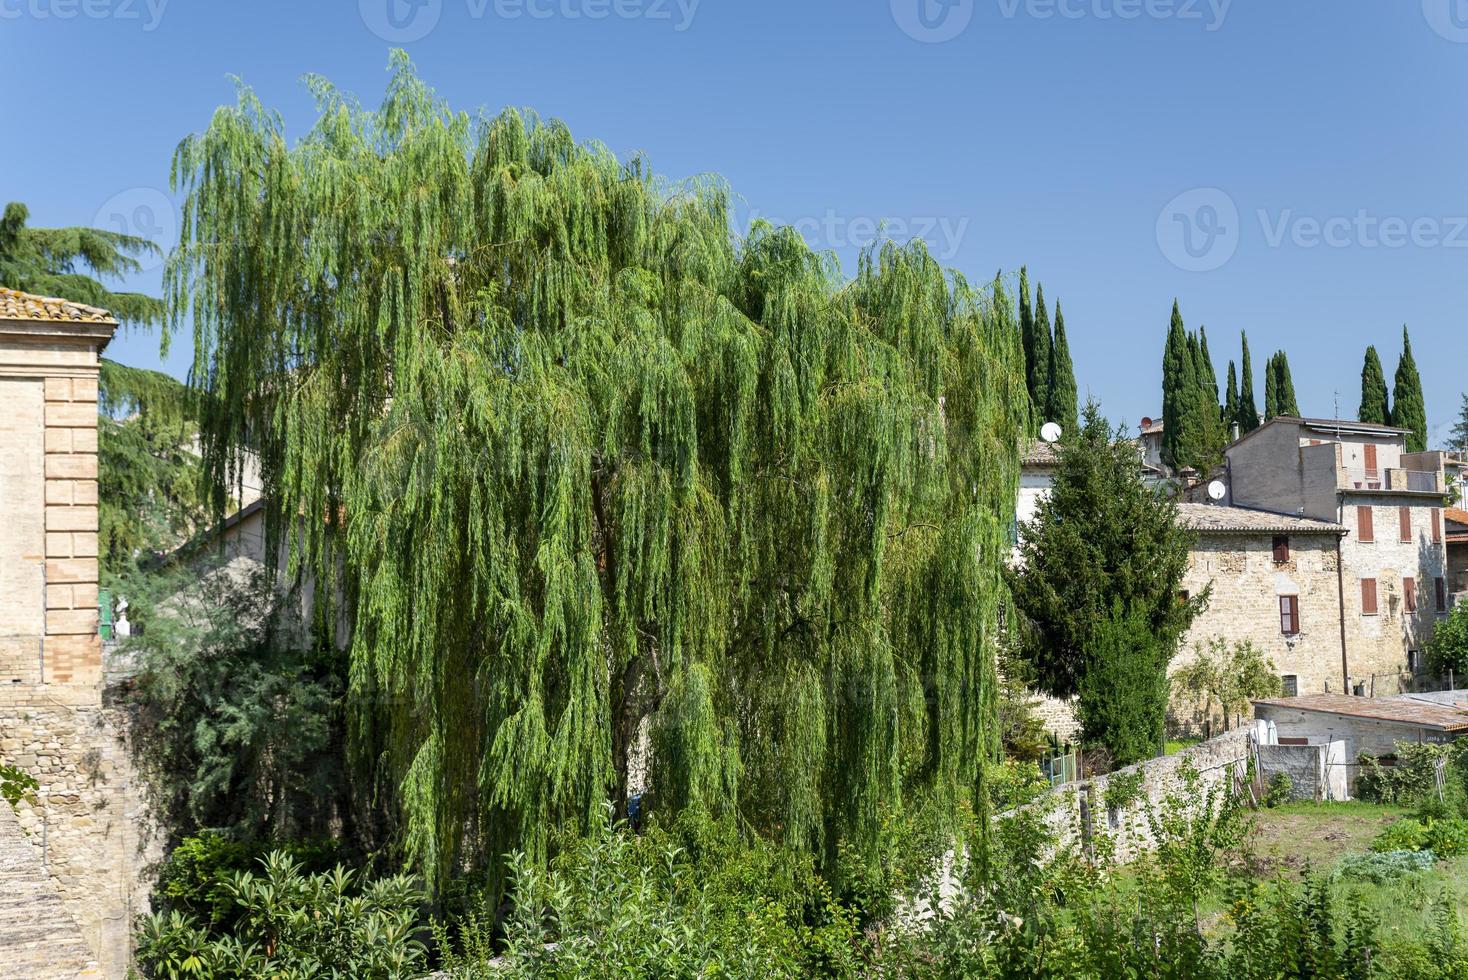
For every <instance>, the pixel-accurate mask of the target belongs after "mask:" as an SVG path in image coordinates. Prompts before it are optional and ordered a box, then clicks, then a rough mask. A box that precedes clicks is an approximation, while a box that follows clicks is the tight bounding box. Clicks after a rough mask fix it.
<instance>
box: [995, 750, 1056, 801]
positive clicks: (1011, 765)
mask: <svg viewBox="0 0 1468 980" xmlns="http://www.w3.org/2000/svg"><path fill="white" fill-rule="evenodd" d="M1049 789H1050V780H1048V779H1046V778H1045V774H1044V773H1043V772H1041V771H1040V767H1039V766H1037V765H1035V763H1033V762H1025V761H1021V760H1018V759H1005V760H1004V761H1003V762H1002V763H1000V764H999V765H997V766H995V767H994V768H993V769H992V770H990V772H989V802H990V804H991V806H992V807H993V810H994V812H995V813H1003V812H1004V811H1006V810H1012V809H1014V808H1015V807H1017V806H1024V805H1025V804H1026V803H1029V802H1031V801H1032V800H1034V799H1035V798H1037V797H1039V796H1041V795H1042V794H1044V793H1045V792H1046V791H1047V790H1049Z"/></svg>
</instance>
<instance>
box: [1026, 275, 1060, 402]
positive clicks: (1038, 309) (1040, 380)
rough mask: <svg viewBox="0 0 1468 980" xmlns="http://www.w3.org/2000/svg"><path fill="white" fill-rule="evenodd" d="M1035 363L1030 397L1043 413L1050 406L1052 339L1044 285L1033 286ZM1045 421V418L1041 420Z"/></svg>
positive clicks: (1032, 369)
mask: <svg viewBox="0 0 1468 980" xmlns="http://www.w3.org/2000/svg"><path fill="white" fill-rule="evenodd" d="M1034 331H1035V363H1034V365H1033V366H1032V368H1031V374H1032V375H1033V381H1032V383H1031V386H1030V387H1031V391H1032V392H1033V394H1032V396H1031V397H1032V398H1033V399H1034V404H1035V412H1036V413H1037V414H1040V413H1044V412H1046V411H1048V410H1049V408H1050V351H1051V350H1052V348H1053V347H1054V339H1053V338H1052V337H1051V334H1050V311H1049V310H1047V309H1046V308H1045V287H1044V286H1043V285H1036V286H1035V327H1034ZM1042 421H1047V420H1042Z"/></svg>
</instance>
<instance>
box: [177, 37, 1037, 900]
mask: <svg viewBox="0 0 1468 980" xmlns="http://www.w3.org/2000/svg"><path fill="white" fill-rule="evenodd" d="M310 85H311V88H312V90H313V92H314V93H315V95H316V98H317V102H318V113H319V114H318V118H317V121H316V124H315V126H314V128H313V129H312V130H311V131H310V133H309V134H308V135H306V136H305V137H304V138H303V139H301V140H299V141H298V142H296V143H294V144H290V143H288V142H287V139H286V135H285V133H284V130H283V126H282V123H281V120H280V119H279V117H278V116H277V115H275V114H273V113H271V112H269V111H267V110H266V109H265V108H264V107H263V106H262V105H261V104H260V103H259V102H258V101H257V100H256V98H255V96H254V95H253V94H252V93H251V92H250V91H248V90H241V92H240V94H239V99H238V103H237V104H236V105H233V106H228V107H224V108H221V109H219V110H218V111H217V112H216V114H215V116H214V118H213V120H212V122H211V123H210V125H209V127H208V129H207V130H206V131H205V132H204V133H202V134H200V135H196V136H193V137H190V138H188V139H186V140H185V141H184V142H183V143H182V144H181V145H180V147H179V149H178V151H177V155H176V159H175V164H174V179H175V183H176V185H177V186H178V187H179V188H180V189H182V190H183V191H185V192H186V202H185V205H184V222H183V224H184V231H183V239H182V242H181V243H180V246H179V248H178V249H177V250H176V252H175V253H174V255H173V256H172V257H171V258H170V262H169V267H168V274H167V282H166V288H167V292H168V300H169V302H170V308H171V322H172V326H173V329H178V327H179V325H180V324H181V323H183V322H184V321H185V320H186V319H188V318H190V317H191V318H192V321H193V327H194V334H195V345H196V362H195V365H194V370H193V378H194V381H195V384H196V385H197V386H199V387H200V389H201V390H202V392H203V393H205V394H207V396H208V397H207V398H205V399H202V404H204V405H205V409H204V419H203V423H202V442H203V446H204V454H205V466H206V468H207V470H208V471H209V474H210V476H211V477H212V478H213V480H214V481H215V482H216V483H217V484H218V485H219V486H220V487H221V490H220V499H219V500H218V501H217V502H216V505H217V506H222V500H223V494H224V493H225V492H227V491H226V489H224V488H227V487H228V485H229V483H230V481H231V480H232V479H235V478H236V477H237V474H238V472H239V467H240V465H241V463H242V460H243V459H244V454H245V453H246V452H247V451H249V452H254V453H258V455H259V459H260V461H261V464H262V469H263V478H264V481H265V484H266V487H267V495H268V498H267V499H268V500H269V501H270V502H271V506H270V519H269V527H270V529H271V530H270V535H271V539H272V541H274V542H279V543H280V544H281V545H283V546H286V547H288V548H289V550H290V555H291V557H292V565H291V567H292V569H293V570H294V571H295V573H297V574H311V575H313V576H314V577H315V578H316V580H317V581H321V582H335V583H337V584H336V587H335V588H333V589H321V590H318V592H319V597H320V599H321V600H322V601H321V602H318V604H317V609H318V616H317V620H318V627H319V628H321V629H330V628H338V629H341V630H345V631H346V634H347V635H346V636H345V637H341V638H340V639H341V640H342V641H343V642H349V643H350V656H351V690H350V695H349V699H350V706H351V711H352V714H353V718H354V726H353V732H354V741H355V745H356V748H357V750H358V752H359V754H360V756H361V757H362V758H363V759H365V760H368V761H369V762H370V763H371V764H372V765H373V766H374V767H376V769H377V771H378V772H379V774H380V775H381V776H382V777H383V779H384V785H386V786H388V787H390V791H391V794H392V797H393V801H394V803H395V805H396V806H397V808H398V810H399V813H400V816H401V819H402V821H403V827H404V831H405V843H406V845H407V848H408V851H409V853H410V855H411V857H412V858H413V859H414V860H415V861H417V862H419V863H421V865H422V866H423V867H424V868H425V869H426V870H427V871H429V872H430V873H439V874H442V873H447V872H451V871H453V870H455V869H457V868H459V867H463V866H465V865H466V864H476V863H478V864H485V863H488V864H496V863H497V862H498V860H499V856H500V855H503V854H505V853H507V852H509V851H511V850H515V849H523V850H525V851H527V852H528V853H529V854H530V855H531V857H532V859H538V858H542V857H544V856H545V855H546V853H547V850H548V848H549V847H550V840H551V832H552V830H553V829H554V828H557V827H567V826H569V827H570V828H572V829H573V830H575V829H577V828H583V829H584V828H588V827H590V826H591V825H592V824H593V822H594V821H597V820H600V819H602V816H601V810H602V808H603V806H604V805H605V803H606V802H607V801H608V800H611V801H613V802H615V803H617V804H619V805H623V806H625V804H626V798H627V795H628V793H629V786H632V785H635V782H634V781H635V778H636V777H635V773H636V771H637V769H638V762H637V760H638V758H639V755H640V750H639V748H638V746H639V745H640V744H644V743H645V744H650V745H651V756H652V757H651V759H650V761H649V764H648V765H649V769H650V771H651V782H652V794H651V796H650V797H649V798H648V801H647V805H648V806H649V807H650V808H651V809H652V810H653V811H654V812H656V811H659V810H662V811H664V812H667V811H672V810H676V809H678V808H682V807H701V808H704V809H707V810H709V811H711V812H713V813H715V814H718V813H720V812H729V811H732V812H734V813H735V814H737V815H738V816H739V817H741V818H742V819H743V820H745V821H746V822H747V823H748V825H750V826H752V827H754V828H755V829H757V830H759V831H761V832H764V833H767V834H769V835H772V836H776V837H779V838H783V839H784V840H786V841H787V842H789V843H792V844H794V845H796V846H798V847H801V848H803V849H809V850H810V851H812V852H814V853H816V854H818V855H824V856H825V857H826V858H829V857H830V856H831V855H833V854H834V853H835V848H836V845H837V843H838V842H840V841H845V842H848V843H850V844H852V845H853V846H855V847H857V848H858V849H863V848H865V849H870V848H873V847H875V842H876V840H877V836H878V830H879V826H880V823H881V821H882V820H883V819H884V817H885V816H887V815H890V814H892V813H895V812H900V811H901V810H902V808H903V807H904V806H905V805H908V804H909V803H910V801H912V800H914V799H917V798H919V797H921V798H923V799H926V800H937V801H940V802H941V803H944V804H946V805H950V806H952V805H957V804H958V803H959V802H960V801H963V800H972V801H974V803H975V804H976V805H978V806H980V807H982V801H983V798H984V794H983V789H982V780H983V775H982V773H983V760H985V759H986V758H989V757H991V756H992V755H993V753H994V752H995V747H996V744H997V730H996V727H995V725H994V723H993V718H992V716H993V710H994V691H995V679H994V666H993V664H994V657H993V647H994V640H995V632H996V629H997V622H998V617H999V615H1000V608H1001V602H1002V597H1003V595H1004V586H1003V581H1002V577H1001V568H1002V564H1003V562H1004V560H1005V557H1006V555H1007V554H1008V551H1009V542H1008V528H1009V525H1010V521H1011V518H1012V514H1013V508H1014V500H1015V493H1016V486H1017V480H1018V450H1017V447H1018V444H1019V441H1020V436H1021V434H1022V433H1023V431H1024V430H1025V428H1026V426H1027V424H1028V418H1027V413H1028V408H1027V398H1026V389H1025V379H1024V375H1023V367H1024V364H1023V356H1022V351H1021V348H1020V344H1019V337H1018V331H1017V328H1016V324H1015V321H1014V314H1013V312H1012V310H1011V308H1010V305H1009V299H1008V297H1007V294H1006V293H1005V292H1004V290H1003V289H1002V288H999V284H998V283H997V282H996V284H995V287H996V288H995V289H993V290H992V291H978V290H974V289H972V288H970V287H969V286H968V285H967V284H966V283H965V282H964V281H963V280H962V279H961V278H959V277H957V276H956V275H949V274H945V273H944V271H943V270H942V269H940V268H939V266H938V265H937V263H935V262H934V260H933V259H932V258H931V257H930V256H929V255H928V254H927V252H926V251H925V250H924V249H923V248H922V247H921V245H910V246H898V245H894V244H890V243H888V244H884V245H882V246H880V247H879V248H875V249H873V250H869V251H868V252H867V253H866V254H865V255H864V256H863V257H862V259H861V262H860V266H859V269H858V270H857V274H856V276H855V278H854V279H853V280H851V281H842V279H841V278H840V274H839V270H838V268H837V267H836V263H835V260H834V258H832V257H831V256H829V255H824V254H818V253H815V252H812V251H811V250H810V249H809V248H808V247H807V245H806V244H805V243H804V241H802V239H801V238H800V237H799V235H798V234H796V233H795V232H794V231H792V230H790V229H787V228H775V227H772V226H770V225H768V224H763V223H761V224H759V225H758V226H756V227H755V228H754V229H753V230H752V231H751V233H750V235H749V237H748V238H747V239H745V240H737V239H736V238H735V237H734V236H733V235H732V234H731V231H730V219H729V195H728V192H727V190H726V189H725V187H724V186H723V185H722V184H721V183H719V182H717V181H714V180H710V179H697V180H693V181H690V182H687V183H683V184H668V183H665V182H663V181H660V180H658V179H656V178H655V177H654V176H653V174H652V172H651V170H650V169H649V167H648V166H647V163H646V162H645V161H644V160H643V159H642V158H640V157H634V158H632V159H629V160H626V161H621V160H618V159H617V158H616V157H615V156H613V154H612V153H610V152H609V151H608V150H607V149H606V148H605V147H604V146H602V145H600V144H597V143H589V144H587V143H577V142H575V141H573V139H572V137H571V134H570V133H569V132H568V131H567V129H566V127H565V126H564V125H563V124H561V123H559V122H553V121H543V120H541V119H539V118H537V117H535V116H534V115H531V114H528V113H525V114H522V113H517V112H513V111H506V112H504V113H502V114H500V115H497V116H494V117H482V118H481V117H471V116H469V115H466V114H462V113H456V112H452V111H450V110H449V109H448V108H447V107H446V106H445V105H444V104H443V103H441V102H440V101H439V100H438V99H437V98H436V97H435V96H434V95H433V93H432V92H431V90H429V89H428V88H427V87H426V86H425V85H424V84H423V83H422V82H421V81H419V79H418V78H417V77H416V76H415V75H414V73H413V71H412V69H411V68H410V67H409V65H408V64H407V61H406V58H405V57H404V56H402V55H401V54H399V55H396V56H395V58H394V63H393V70H392V75H391V82H390V85H389V88H388V92H387V95H386V98H385V100H384V102H383V103H382V105H381V107H380V108H379V109H377V110H376V111H370V110H366V109H364V108H362V107H361V106H359V105H358V104H357V103H355V102H354V101H353V100H352V99H350V98H349V97H347V96H346V95H344V94H342V93H340V92H339V91H337V90H336V89H334V88H333V87H332V86H330V85H329V84H328V83H326V82H325V81H322V80H320V79H312V80H311V82H310ZM332 602H334V603H335V604H336V608H327V607H328V605H330V604H331V603H332Z"/></svg>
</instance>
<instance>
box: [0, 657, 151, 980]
mask: <svg viewBox="0 0 1468 980" xmlns="http://www.w3.org/2000/svg"><path fill="white" fill-rule="evenodd" d="M0 718H3V723H0V757H3V758H5V759H6V760H8V761H9V762H11V763H13V764H14V765H17V766H19V767H20V768H22V769H24V770H25V771H26V772H28V773H30V774H31V775H32V776H34V777H35V778H36V780H37V781H38V782H39V783H40V789H39V790H38V792H37V793H36V801H35V803H34V804H31V803H25V802H23V803H21V805H20V807H19V812H18V814H17V819H16V820H15V821H13V822H10V823H7V824H4V825H0V835H5V834H7V833H8V834H9V835H10V836H11V837H12V839H10V840H7V841H5V842H4V845H3V846H5V847H9V848H10V849H12V850H15V849H17V847H28V848H29V849H30V850H31V852H32V855H33V857H34V859H35V861H36V863H37V864H38V866H39V867H41V868H43V869H44V870H45V872H46V873H47V874H48V875H49V876H50V879H51V881H52V883H53V885H54V888H55V893H56V895H57V896H58V897H59V899H60V906H61V908H62V909H63V910H64V911H65V913H66V916H67V918H66V920H65V921H64V922H63V921H60V920H57V921H55V922H53V923H51V924H50V928H52V929H53V930H57V931H62V930H64V929H66V928H70V929H72V930H74V933H75V935H76V937H77V938H78V939H79V940H80V941H81V942H82V943H84V944H85V947H86V948H87V949H88V950H89V951H90V956H91V958H92V959H94V960H95V961H96V963H97V966H98V968H99V971H100V972H99V973H98V974H97V975H98V976H104V977H109V978H122V977H125V976H126V971H127V965H128V961H129V958H130V955H131V949H132V943H131V939H132V926H133V920H134V918H135V917H136V916H137V915H139V914H141V913H144V912H146V911H147V910H148V895H149V893H148V884H149V881H148V874H147V868H148V866H149V864H150V863H152V862H155V861H157V860H158V859H160V858H161V857H162V853H161V847H160V843H161V842H159V841H153V840H149V839H148V838H147V836H146V832H145V830H144V828H145V827H147V826H148V820H147V814H146V807H145V803H144V798H143V793H142V787H141V785H140V783H139V780H138V778H137V776H136V773H135V772H134V771H133V768H132V765H131V761H130V756H129V754H128V749H127V746H126V744H125V741H124V735H125V726H124V725H123V724H122V721H121V719H120V717H119V716H118V715H117V714H116V713H115V712H114V711H113V710H111V709H108V708H105V707H104V706H103V705H102V704H100V703H99V701H98V700H97V698H96V696H95V695H94V694H89V693H88V692H78V691H76V690H75V689H70V690H69V689H67V688H65V687H62V686H59V685H58V686H48V687H42V688H30V689H25V688H21V689H6V688H0ZM17 831H18V832H19V835H20V842H19V844H18V843H17V841H16V840H14V839H13V838H14V836H15V833H16V832H17ZM3 874H4V871H3V869H0V875H3ZM14 887H16V884H15V882H13V881H12V880H11V879H10V878H9V877H4V878H0V892H4V891H8V890H10V889H12V888H14ZM12 941H13V940H12V937H10V936H9V935H8V931H7V935H3V936H0V960H3V959H4V958H5V957H6V956H8V955H9V954H10V953H11V952H12V950H13V945H12ZM3 972H4V971H3V969H0V973H3Z"/></svg>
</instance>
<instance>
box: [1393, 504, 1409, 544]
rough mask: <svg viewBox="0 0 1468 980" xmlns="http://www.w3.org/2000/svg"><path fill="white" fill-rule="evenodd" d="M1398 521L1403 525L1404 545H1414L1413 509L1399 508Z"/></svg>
mask: <svg viewBox="0 0 1468 980" xmlns="http://www.w3.org/2000/svg"><path fill="white" fill-rule="evenodd" d="M1397 520H1398V522H1399V523H1400V524H1401V525H1402V543H1403V544H1411V543H1412V508H1411V507H1398V508H1397Z"/></svg>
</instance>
